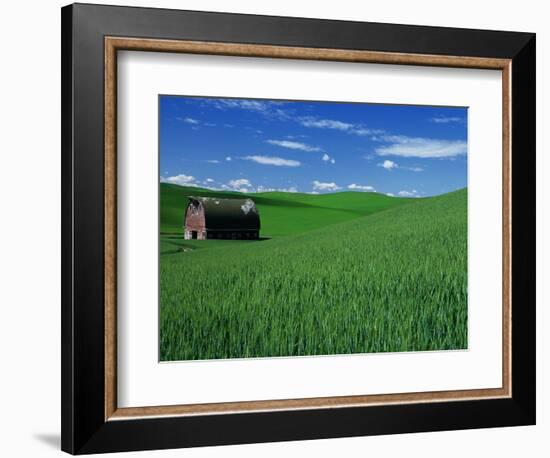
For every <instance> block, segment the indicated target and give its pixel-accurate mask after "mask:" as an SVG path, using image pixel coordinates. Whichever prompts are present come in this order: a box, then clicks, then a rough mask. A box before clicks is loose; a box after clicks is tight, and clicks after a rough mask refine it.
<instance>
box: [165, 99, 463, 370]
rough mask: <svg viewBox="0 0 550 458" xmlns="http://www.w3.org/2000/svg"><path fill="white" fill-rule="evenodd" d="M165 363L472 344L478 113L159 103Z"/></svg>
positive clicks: (326, 104) (276, 103) (299, 103)
mask: <svg viewBox="0 0 550 458" xmlns="http://www.w3.org/2000/svg"><path fill="white" fill-rule="evenodd" d="M158 129H159V138H158V147H159V208H160V211H159V296H160V297H159V326H160V329H159V342H160V345H159V346H160V348H159V360H160V361H162V362H169V361H189V360H216V359H218V360H219V359H240V358H273V357H297V356H327V355H351V354H365V353H380V352H385V353H392V352H421V351H446V350H466V349H468V255H467V253H468V205H467V203H468V108H467V107H459V106H421V105H395V104H380V103H377V104H372V103H362V102H361V103H358V102H347V101H322V100H275V99H251V98H229V97H225V96H224V97H216V96H186V95H179V94H161V95H159V96H158Z"/></svg>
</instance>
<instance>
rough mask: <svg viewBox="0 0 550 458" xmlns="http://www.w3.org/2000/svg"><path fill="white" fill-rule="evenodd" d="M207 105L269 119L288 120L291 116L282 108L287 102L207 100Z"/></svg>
mask: <svg viewBox="0 0 550 458" xmlns="http://www.w3.org/2000/svg"><path fill="white" fill-rule="evenodd" d="M205 103H207V104H209V105H211V106H214V107H215V108H217V109H219V110H228V109H240V110H247V111H252V112H255V113H260V114H262V115H264V116H266V117H268V118H276V119H288V118H289V117H290V115H289V114H288V113H287V112H286V111H285V110H284V109H282V108H281V106H282V105H285V102H278V101H274V100H268V101H266V100H249V99H207V100H205Z"/></svg>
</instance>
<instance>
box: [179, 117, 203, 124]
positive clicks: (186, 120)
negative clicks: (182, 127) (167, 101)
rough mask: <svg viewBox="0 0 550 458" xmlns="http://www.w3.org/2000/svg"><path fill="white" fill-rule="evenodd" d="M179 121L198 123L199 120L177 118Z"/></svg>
mask: <svg viewBox="0 0 550 458" xmlns="http://www.w3.org/2000/svg"><path fill="white" fill-rule="evenodd" d="M178 120H179V121H183V122H185V123H187V124H199V121H197V120H196V119H193V118H178Z"/></svg>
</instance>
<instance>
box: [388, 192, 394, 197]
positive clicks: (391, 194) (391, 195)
mask: <svg viewBox="0 0 550 458" xmlns="http://www.w3.org/2000/svg"><path fill="white" fill-rule="evenodd" d="M386 196H390V197H395V194H393V193H391V192H387V193H386Z"/></svg>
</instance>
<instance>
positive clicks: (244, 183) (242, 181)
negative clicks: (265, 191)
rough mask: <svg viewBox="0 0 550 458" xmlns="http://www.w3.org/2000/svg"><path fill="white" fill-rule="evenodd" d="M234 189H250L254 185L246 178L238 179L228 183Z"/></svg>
mask: <svg viewBox="0 0 550 458" xmlns="http://www.w3.org/2000/svg"><path fill="white" fill-rule="evenodd" d="M227 184H228V185H229V186H230V187H232V188H243V187H245V186H246V187H250V186H252V183H250V180H247V179H246V178H237V179H235V180H229V182H228V183H227Z"/></svg>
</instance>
